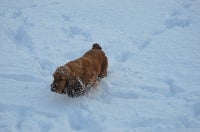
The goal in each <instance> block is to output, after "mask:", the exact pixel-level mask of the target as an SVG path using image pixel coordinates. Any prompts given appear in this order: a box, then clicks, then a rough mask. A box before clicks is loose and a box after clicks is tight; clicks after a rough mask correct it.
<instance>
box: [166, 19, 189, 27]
mask: <svg viewBox="0 0 200 132" xmlns="http://www.w3.org/2000/svg"><path fill="white" fill-rule="evenodd" d="M190 23H191V22H190V20H189V19H181V18H171V19H168V20H166V21H165V26H166V27H167V28H168V29H170V28H173V27H182V28H184V27H187V26H189V25H190Z"/></svg>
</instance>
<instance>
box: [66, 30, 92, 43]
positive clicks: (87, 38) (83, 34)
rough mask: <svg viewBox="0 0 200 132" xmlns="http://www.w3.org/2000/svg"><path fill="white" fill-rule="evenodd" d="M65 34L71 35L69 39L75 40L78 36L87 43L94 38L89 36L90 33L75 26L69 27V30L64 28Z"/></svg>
mask: <svg viewBox="0 0 200 132" xmlns="http://www.w3.org/2000/svg"><path fill="white" fill-rule="evenodd" d="M63 32H64V33H65V34H67V35H69V37H71V38H74V37H77V36H80V37H82V38H83V39H84V40H85V41H91V40H92V36H91V34H89V33H88V32H86V31H84V30H82V29H81V28H79V27H75V26H69V27H68V28H63Z"/></svg>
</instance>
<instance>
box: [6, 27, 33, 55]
mask: <svg viewBox="0 0 200 132" xmlns="http://www.w3.org/2000/svg"><path fill="white" fill-rule="evenodd" d="M6 34H7V36H8V38H9V39H10V40H11V41H12V43H13V44H15V45H16V47H24V48H27V49H28V50H29V51H30V52H34V51H33V49H34V48H33V41H32V38H31V37H30V35H29V34H28V32H27V31H26V30H25V28H24V27H23V26H19V27H18V28H17V30H16V31H15V30H12V29H8V30H7V31H6Z"/></svg>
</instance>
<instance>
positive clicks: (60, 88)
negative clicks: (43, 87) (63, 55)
mask: <svg viewBox="0 0 200 132" xmlns="http://www.w3.org/2000/svg"><path fill="white" fill-rule="evenodd" d="M69 74H70V73H69V70H68V68H67V67H65V66H60V67H58V68H57V69H56V71H55V72H54V74H53V77H54V81H53V83H52V84H51V91H52V92H56V93H59V94H65V93H66V90H65V87H67V84H68V80H69V78H68V77H69Z"/></svg>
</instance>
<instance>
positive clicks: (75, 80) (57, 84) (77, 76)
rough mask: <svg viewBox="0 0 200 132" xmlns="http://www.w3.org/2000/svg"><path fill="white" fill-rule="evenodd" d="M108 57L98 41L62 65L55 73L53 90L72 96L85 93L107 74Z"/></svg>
mask: <svg viewBox="0 0 200 132" xmlns="http://www.w3.org/2000/svg"><path fill="white" fill-rule="evenodd" d="M107 69H108V59H107V57H106V55H105V53H104V51H103V50H102V48H101V46H100V45H99V44H98V43H95V44H93V46H92V49H90V50H89V51H87V52H86V53H85V54H84V55H83V56H82V57H80V58H78V59H76V60H73V61H70V62H68V63H66V64H65V65H64V66H60V67H58V68H57V69H56V71H55V72H54V74H53V78H54V81H53V83H52V84H51V91H52V92H56V93H59V94H67V95H68V96H70V97H77V96H81V95H84V94H85V93H87V92H88V91H89V90H90V89H91V88H95V87H96V86H97V83H98V82H99V81H100V79H102V78H104V77H106V76H107Z"/></svg>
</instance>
